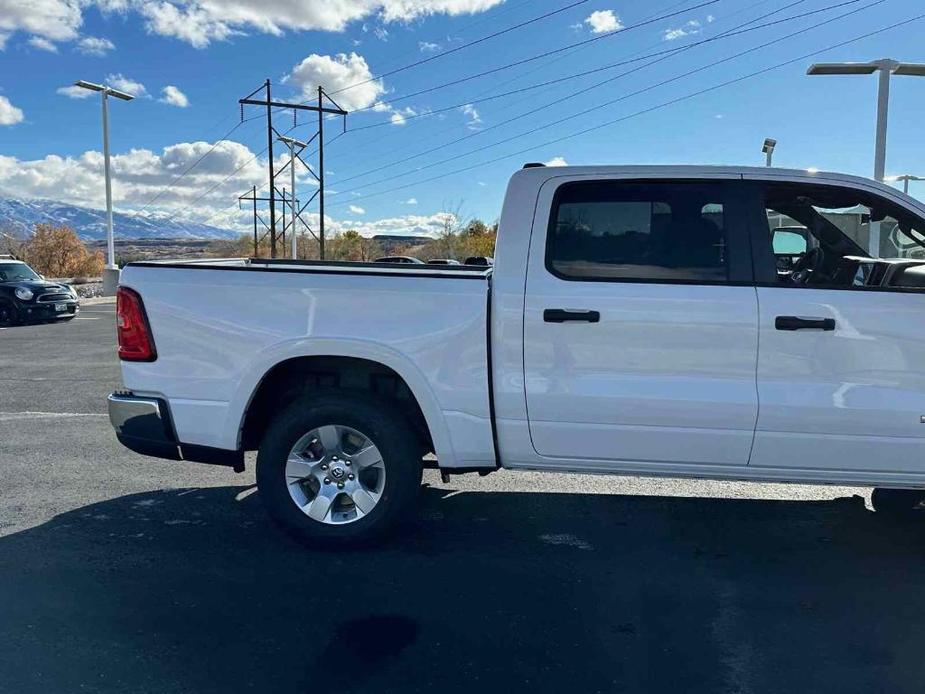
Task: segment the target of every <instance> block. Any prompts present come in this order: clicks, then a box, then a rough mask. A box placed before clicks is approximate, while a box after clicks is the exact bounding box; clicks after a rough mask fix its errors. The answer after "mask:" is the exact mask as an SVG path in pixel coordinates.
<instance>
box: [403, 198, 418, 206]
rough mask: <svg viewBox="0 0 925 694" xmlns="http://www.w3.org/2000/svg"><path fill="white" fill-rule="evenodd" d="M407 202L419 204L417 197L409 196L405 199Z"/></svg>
mask: <svg viewBox="0 0 925 694" xmlns="http://www.w3.org/2000/svg"><path fill="white" fill-rule="evenodd" d="M405 204H406V205H417V204H418V199H417V198H408V199H407V200H405Z"/></svg>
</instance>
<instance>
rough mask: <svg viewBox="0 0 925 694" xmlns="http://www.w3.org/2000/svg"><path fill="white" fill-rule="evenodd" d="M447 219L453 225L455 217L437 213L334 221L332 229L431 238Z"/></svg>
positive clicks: (367, 234)
mask: <svg viewBox="0 0 925 694" xmlns="http://www.w3.org/2000/svg"><path fill="white" fill-rule="evenodd" d="M448 219H449V220H450V221H451V222H454V223H455V219H456V217H455V215H453V214H451V213H449V212H437V213H435V214H431V215H416V214H409V215H403V216H400V217H387V218H385V219H375V220H371V221H352V222H350V223H349V224H343V223H340V222H336V221H334V222H333V224H332V227H333V228H334V229H336V230H338V231H343V230H346V229H356V230H357V231H358V232H359V233H360V234H361V235H362V236H367V237H369V236H375V235H376V234H402V235H410V236H430V237H433V236H436V235H437V234H439V233H440V232H441V231H442V230H443V228H444V224H445V223H446V221H447V220H448ZM325 222H326V223H327V217H325ZM309 223H311V221H309Z"/></svg>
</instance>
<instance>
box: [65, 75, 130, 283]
mask: <svg viewBox="0 0 925 694" xmlns="http://www.w3.org/2000/svg"><path fill="white" fill-rule="evenodd" d="M74 86H76V87H82V88H83V89H89V90H90V91H94V92H99V93H100V97H101V101H102V104H103V170H104V176H105V178H106V269H105V271H104V272H103V295H104V296H113V295H114V294H115V293H116V286H117V285H118V284H119V268H118V266H117V265H116V246H115V241H114V240H113V235H112V176H111V175H110V171H109V97H110V96H114V97H116V98H117V99H122V100H123V101H131V100H132V99H134V98H135V97H134V96H132V95H131V94H127V93H125V92H121V91H119V90H118V89H113V88H112V87H109V86H107V85H105V84H95V83H93V82H86V81H84V80H77V81H76V82H74Z"/></svg>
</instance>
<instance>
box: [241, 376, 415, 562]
mask: <svg viewBox="0 0 925 694" xmlns="http://www.w3.org/2000/svg"><path fill="white" fill-rule="evenodd" d="M418 447H419V444H418V439H417V437H415V436H414V433H413V432H412V430H411V429H410V427H409V426H408V424H407V423H406V421H405V420H404V418H402V417H401V416H400V415H398V414H396V413H395V412H394V407H389V405H388V404H386V403H382V402H380V401H378V400H376V399H375V398H371V397H370V396H369V395H368V394H366V393H364V394H355V393H345V392H337V391H334V392H328V393H319V394H318V395H315V396H312V397H308V398H304V399H301V400H298V401H296V402H294V403H293V404H291V405H289V406H288V407H287V408H286V409H285V410H283V411H282V412H281V413H280V414H279V416H278V417H277V418H276V419H275V420H273V422H272V423H271V424H270V426H269V428H268V429H267V432H266V434H265V435H264V438H263V441H262V443H261V445H260V449H259V451H258V454H257V485H258V487H259V489H260V496H261V498H262V499H263V502H264V504H265V506H266V508H267V511H268V512H269V514H270V515H271V516H272V517H273V519H274V520H275V521H276V522H277V523H279V524H280V525H281V526H282V527H283V528H284V529H285V530H286V531H288V532H290V533H291V534H293V535H295V536H296V537H298V538H299V539H300V540H302V541H304V542H306V543H308V544H312V545H323V546H333V547H337V546H347V545H355V544H361V543H365V542H369V541H371V540H375V539H378V538H380V537H382V536H383V535H385V534H387V533H388V532H389V531H391V530H393V529H394V528H395V527H396V526H397V525H398V524H399V523H400V521H401V520H402V519H403V518H405V517H406V516H407V514H408V513H409V511H411V510H413V508H414V506H415V502H416V500H417V497H418V489H419V487H420V484H421V459H420V456H419V455H418V454H417V449H418Z"/></svg>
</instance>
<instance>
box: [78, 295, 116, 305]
mask: <svg viewBox="0 0 925 694" xmlns="http://www.w3.org/2000/svg"><path fill="white" fill-rule="evenodd" d="M114 303H116V297H114V296H94V297H91V298H89V299H80V305H81V306H96V305H99V304H114Z"/></svg>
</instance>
